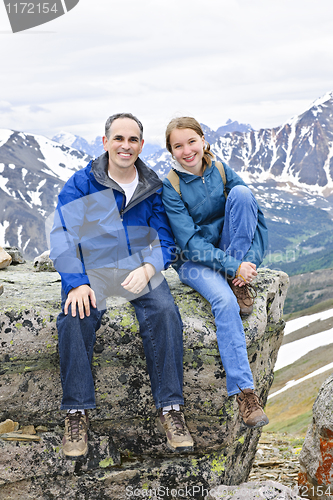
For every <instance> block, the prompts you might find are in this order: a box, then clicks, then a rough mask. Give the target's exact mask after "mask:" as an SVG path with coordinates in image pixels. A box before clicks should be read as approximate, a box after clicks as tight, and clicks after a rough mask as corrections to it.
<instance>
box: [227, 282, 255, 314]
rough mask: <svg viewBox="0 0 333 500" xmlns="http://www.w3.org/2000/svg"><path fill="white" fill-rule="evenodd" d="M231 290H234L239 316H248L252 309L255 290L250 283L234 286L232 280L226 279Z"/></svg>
mask: <svg viewBox="0 0 333 500" xmlns="http://www.w3.org/2000/svg"><path fill="white" fill-rule="evenodd" d="M228 282H229V285H230V288H231V290H232V291H233V292H234V294H235V295H236V298H237V302H238V305H239V309H240V310H239V314H240V315H241V316H249V315H250V314H251V313H252V311H253V303H254V299H255V298H256V296H257V292H256V291H255V289H254V288H253V286H252V285H243V286H235V285H234V284H233V283H232V280H231V279H230V280H228Z"/></svg>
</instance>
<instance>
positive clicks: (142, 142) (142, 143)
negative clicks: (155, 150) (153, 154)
mask: <svg viewBox="0 0 333 500" xmlns="http://www.w3.org/2000/svg"><path fill="white" fill-rule="evenodd" d="M144 142H145V141H144V140H143V139H142V141H141V148H140V151H139V154H141V152H142V148H143V145H144Z"/></svg>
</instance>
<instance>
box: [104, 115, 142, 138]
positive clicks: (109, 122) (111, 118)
mask: <svg viewBox="0 0 333 500" xmlns="http://www.w3.org/2000/svg"><path fill="white" fill-rule="evenodd" d="M118 118H130V119H131V120H134V121H135V122H136V123H137V124H138V126H139V129H140V141H142V137H143V126H142V123H141V122H140V120H139V119H138V118H137V117H136V116H134V115H132V113H117V114H115V115H112V116H109V118H108V119H107V120H106V122H105V136H106V138H107V139H110V128H111V125H112V123H113V122H114V121H115V120H118Z"/></svg>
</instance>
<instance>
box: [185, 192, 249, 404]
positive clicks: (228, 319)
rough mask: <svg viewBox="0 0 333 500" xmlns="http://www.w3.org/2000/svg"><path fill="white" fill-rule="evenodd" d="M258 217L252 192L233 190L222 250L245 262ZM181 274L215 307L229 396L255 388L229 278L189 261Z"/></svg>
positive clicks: (214, 312) (214, 311)
mask: <svg viewBox="0 0 333 500" xmlns="http://www.w3.org/2000/svg"><path fill="white" fill-rule="evenodd" d="M257 214H258V209H257V204H256V201H255V198H254V196H253V195H252V193H251V191H250V190H249V189H248V188H247V187H246V186H235V187H234V188H232V189H231V191H230V193H229V195H228V199H227V202H226V209H225V222H224V226H223V230H222V235H221V241H220V244H219V247H220V248H221V249H222V250H224V251H225V252H226V253H228V254H229V255H232V256H233V257H235V258H237V259H239V260H242V259H243V257H244V256H245V254H246V253H247V251H248V250H249V248H250V246H251V242H252V239H253V236H254V233H255V230H256V226H257V217H258V215H257ZM178 273H179V278H180V279H181V281H182V282H183V283H185V284H186V285H189V286H190V287H192V288H194V289H195V290H196V291H197V292H199V293H200V294H201V295H202V296H203V297H205V299H206V300H208V301H209V302H210V304H211V306H212V313H213V314H214V317H215V324H216V337H217V343H218V347H219V351H220V356H221V360H222V364H223V367H224V370H225V372H226V377H227V391H228V396H232V395H234V394H237V393H239V392H240V391H239V387H240V388H241V389H247V388H251V389H254V384H253V377H252V373H251V369H250V365H249V360H248V356H247V350H246V342H245V334H244V328H243V323H242V320H241V318H240V315H239V306H238V303H237V299H236V297H235V295H234V293H233V292H232V290H231V288H230V286H229V284H228V282H227V280H226V276H225V275H223V273H220V272H218V271H214V270H213V269H211V268H209V267H207V266H205V265H202V264H200V263H197V262H191V261H188V262H185V263H184V264H183V265H182V266H181V267H180V268H179V270H178ZM238 386H239V387H238Z"/></svg>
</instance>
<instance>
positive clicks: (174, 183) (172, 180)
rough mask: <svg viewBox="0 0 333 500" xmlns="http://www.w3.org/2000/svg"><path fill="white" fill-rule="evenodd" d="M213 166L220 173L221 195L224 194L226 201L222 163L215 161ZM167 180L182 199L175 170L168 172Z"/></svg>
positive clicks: (225, 180)
mask: <svg viewBox="0 0 333 500" xmlns="http://www.w3.org/2000/svg"><path fill="white" fill-rule="evenodd" d="M215 166H216V168H217V169H218V171H219V172H220V175H221V177H222V181H223V193H224V196H225V199H227V196H228V194H227V191H226V188H225V185H226V183H227V178H226V175H225V171H224V166H223V163H221V162H220V161H216V162H215ZM167 179H169V181H170V183H171V185H172V187H173V188H174V190H175V191H177V193H178V194H179V196H180V197H182V193H181V191H180V186H179V175H178V174H177V172H176V170H170V172H169V173H168V175H167Z"/></svg>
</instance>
